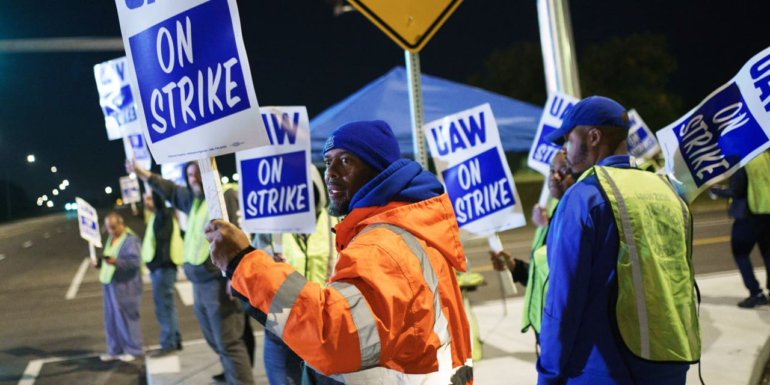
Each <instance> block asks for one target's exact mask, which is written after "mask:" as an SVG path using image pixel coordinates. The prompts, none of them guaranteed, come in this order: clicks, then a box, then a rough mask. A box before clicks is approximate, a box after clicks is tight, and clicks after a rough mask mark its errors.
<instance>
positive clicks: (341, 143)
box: [323, 120, 401, 172]
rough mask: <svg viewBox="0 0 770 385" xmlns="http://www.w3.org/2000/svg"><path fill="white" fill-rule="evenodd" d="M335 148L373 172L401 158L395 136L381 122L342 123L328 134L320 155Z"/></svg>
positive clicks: (386, 125) (386, 124)
mask: <svg viewBox="0 0 770 385" xmlns="http://www.w3.org/2000/svg"><path fill="white" fill-rule="evenodd" d="M337 148H339V149H343V150H345V151H347V152H349V153H351V154H353V155H355V156H357V157H358V158H359V159H361V160H362V161H363V162H364V163H366V164H367V165H368V166H369V167H371V168H372V169H374V171H377V172H382V171H383V170H385V169H386V168H388V166H390V165H391V164H393V163H394V162H396V161H397V160H399V159H401V150H400V149H399V148H398V141H397V140H396V136H395V135H394V134H393V130H391V129H390V126H389V125H388V123H385V122H383V121H382V120H362V121H360V122H352V123H348V124H343V125H342V126H340V127H339V128H337V129H336V130H334V131H332V133H331V134H329V138H328V139H326V144H325V145H324V152H323V153H324V155H326V153H327V152H328V151H329V150H333V149H337Z"/></svg>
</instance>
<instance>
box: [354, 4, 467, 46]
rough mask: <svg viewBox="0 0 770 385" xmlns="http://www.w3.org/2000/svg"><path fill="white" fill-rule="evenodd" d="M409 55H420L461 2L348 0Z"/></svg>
mask: <svg viewBox="0 0 770 385" xmlns="http://www.w3.org/2000/svg"><path fill="white" fill-rule="evenodd" d="M348 2H349V3H350V4H352V5H353V6H354V7H356V9H358V10H359V11H360V12H361V13H363V14H364V16H366V17H367V18H369V20H371V21H372V22H373V23H374V24H375V25H377V27H379V28H380V29H381V30H382V31H383V32H385V33H386V34H387V35H388V36H390V38H391V39H393V41H395V42H396V44H398V45H400V46H401V48H403V49H405V50H407V51H409V52H420V50H421V49H422V47H424V46H425V44H426V43H427V42H428V40H430V38H431V37H433V34H435V33H436V31H437V30H438V29H439V27H441V25H442V24H444V22H445V21H446V19H447V18H449V15H451V14H452V12H454V10H455V9H457V6H458V5H460V3H461V2H462V0H348Z"/></svg>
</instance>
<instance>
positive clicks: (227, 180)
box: [222, 176, 230, 184]
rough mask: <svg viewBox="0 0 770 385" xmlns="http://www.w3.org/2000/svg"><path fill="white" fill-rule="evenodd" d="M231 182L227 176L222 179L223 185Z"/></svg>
mask: <svg viewBox="0 0 770 385" xmlns="http://www.w3.org/2000/svg"><path fill="white" fill-rule="evenodd" d="M229 181H230V178H228V177H227V176H223V177H222V184H227V182H229Z"/></svg>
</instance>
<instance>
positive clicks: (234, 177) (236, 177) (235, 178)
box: [233, 172, 241, 182]
mask: <svg viewBox="0 0 770 385" xmlns="http://www.w3.org/2000/svg"><path fill="white" fill-rule="evenodd" d="M239 180H241V176H240V175H238V173H237V172H236V173H235V174H233V181H234V182H237V181H239Z"/></svg>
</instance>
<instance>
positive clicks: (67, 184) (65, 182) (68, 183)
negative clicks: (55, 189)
mask: <svg viewBox="0 0 770 385" xmlns="http://www.w3.org/2000/svg"><path fill="white" fill-rule="evenodd" d="M61 184H63V185H65V186H69V185H70V181H68V180H66V179H65V180H64V182H61Z"/></svg>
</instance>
